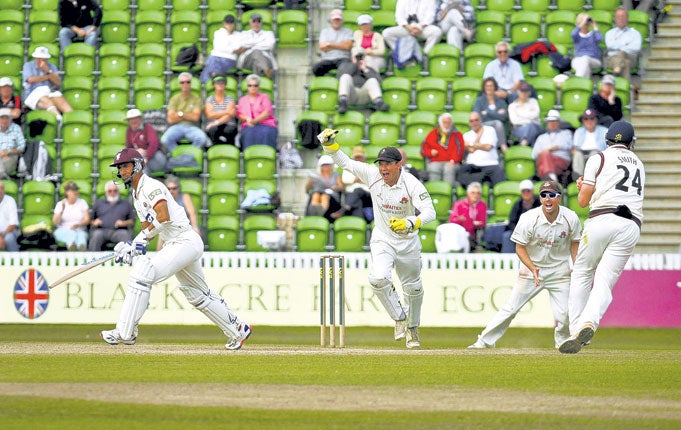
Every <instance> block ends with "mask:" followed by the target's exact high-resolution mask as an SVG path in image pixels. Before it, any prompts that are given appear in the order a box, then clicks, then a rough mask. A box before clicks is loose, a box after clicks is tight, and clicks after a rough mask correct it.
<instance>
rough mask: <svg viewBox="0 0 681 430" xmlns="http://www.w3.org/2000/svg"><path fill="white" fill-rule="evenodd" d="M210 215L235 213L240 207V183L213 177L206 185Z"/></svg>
mask: <svg viewBox="0 0 681 430" xmlns="http://www.w3.org/2000/svg"><path fill="white" fill-rule="evenodd" d="M206 196H207V201H208V213H209V215H210V216H211V217H212V216H215V215H218V216H219V215H234V214H235V213H237V212H236V211H237V210H238V209H239V183H238V181H236V180H217V179H211V180H210V181H208V186H207V187H206Z"/></svg>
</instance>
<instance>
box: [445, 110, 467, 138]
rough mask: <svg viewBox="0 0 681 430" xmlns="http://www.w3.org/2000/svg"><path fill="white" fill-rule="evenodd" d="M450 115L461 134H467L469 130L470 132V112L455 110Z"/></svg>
mask: <svg viewBox="0 0 681 430" xmlns="http://www.w3.org/2000/svg"><path fill="white" fill-rule="evenodd" d="M449 114H450V115H451V116H452V121H453V122H454V125H455V126H456V128H457V129H459V131H460V132H461V133H465V132H467V131H468V130H470V128H471V127H470V125H469V123H468V118H469V116H470V114H471V113H470V112H469V111H466V110H453V111H451V112H449Z"/></svg>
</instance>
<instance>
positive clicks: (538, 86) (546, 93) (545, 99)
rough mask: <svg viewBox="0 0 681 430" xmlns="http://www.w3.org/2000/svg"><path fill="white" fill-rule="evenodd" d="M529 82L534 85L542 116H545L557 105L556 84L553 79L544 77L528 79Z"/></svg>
mask: <svg viewBox="0 0 681 430" xmlns="http://www.w3.org/2000/svg"><path fill="white" fill-rule="evenodd" d="M527 82H528V83H529V84H530V85H532V87H533V88H534V90H535V91H536V93H537V103H539V110H540V111H541V115H542V116H544V115H545V114H546V113H547V112H548V111H549V110H550V109H553V108H554V107H555V105H556V101H557V98H556V83H555V82H554V81H553V79H551V78H547V77H543V76H535V77H530V78H527Z"/></svg>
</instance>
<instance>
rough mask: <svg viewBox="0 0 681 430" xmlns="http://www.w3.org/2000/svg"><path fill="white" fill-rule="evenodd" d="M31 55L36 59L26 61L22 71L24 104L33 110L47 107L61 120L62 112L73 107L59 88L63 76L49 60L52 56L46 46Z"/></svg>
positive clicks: (40, 47)
mask: <svg viewBox="0 0 681 430" xmlns="http://www.w3.org/2000/svg"><path fill="white" fill-rule="evenodd" d="M31 56H32V57H33V58H34V60H33V61H29V62H27V63H25V64H24V67H23V69H22V71H21V77H22V81H23V85H24V104H25V105H26V106H27V107H29V108H30V109H32V110H36V109H45V110H47V111H48V112H50V113H52V114H54V115H55V116H56V117H57V120H58V121H61V118H62V114H63V113H66V112H71V111H72V110H73V108H72V107H71V105H70V104H69V102H68V101H66V99H65V98H64V96H63V94H62V93H61V91H59V90H58V88H59V87H60V86H61V78H60V77H59V74H58V73H57V66H55V65H54V64H52V63H48V62H47V60H48V59H50V58H52V56H51V55H50V53H49V52H48V51H47V48H46V47H44V46H38V47H37V48H35V50H34V51H33V54H31Z"/></svg>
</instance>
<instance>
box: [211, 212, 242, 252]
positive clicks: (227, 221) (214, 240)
mask: <svg viewBox="0 0 681 430" xmlns="http://www.w3.org/2000/svg"><path fill="white" fill-rule="evenodd" d="M206 242H207V244H208V250H209V251H213V252H216V251H224V252H230V251H236V249H237V248H236V246H237V244H238V243H239V218H238V217H235V216H215V217H212V216H211V217H208V222H207V226H206Z"/></svg>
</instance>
